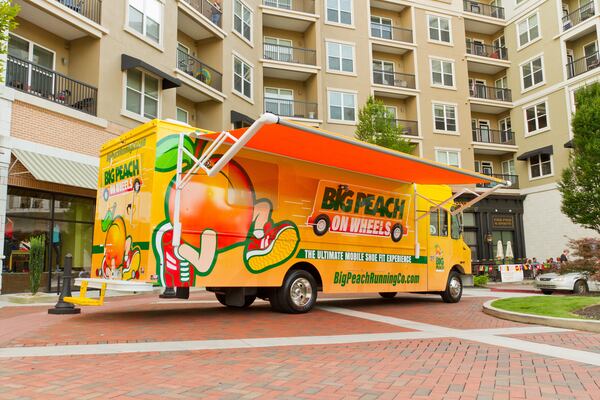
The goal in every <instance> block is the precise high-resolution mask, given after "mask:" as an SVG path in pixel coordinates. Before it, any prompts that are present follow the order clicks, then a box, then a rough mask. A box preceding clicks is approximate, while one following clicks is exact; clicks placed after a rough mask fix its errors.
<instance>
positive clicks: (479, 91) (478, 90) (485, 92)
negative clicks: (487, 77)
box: [470, 84, 512, 101]
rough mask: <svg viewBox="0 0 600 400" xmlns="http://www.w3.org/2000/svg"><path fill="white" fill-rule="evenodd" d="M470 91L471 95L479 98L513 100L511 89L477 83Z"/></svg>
mask: <svg viewBox="0 0 600 400" xmlns="http://www.w3.org/2000/svg"><path fill="white" fill-rule="evenodd" d="M470 92H471V97H475V98H477V99H487V100H497V101H512V92H511V91H510V89H505V88H498V87H495V86H485V85H478V84H475V85H473V86H471V89H470Z"/></svg>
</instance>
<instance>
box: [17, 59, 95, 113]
mask: <svg viewBox="0 0 600 400" xmlns="http://www.w3.org/2000/svg"><path fill="white" fill-rule="evenodd" d="M6 86H7V87H11V88H13V89H16V90H18V91H21V92H24V93H27V94H30V95H33V96H37V97H40V98H42V99H46V100H49V101H51V102H53V103H57V104H61V105H63V106H65V107H70V108H72V109H75V110H78V111H81V112H84V113H86V114H90V115H94V116H95V115H96V111H97V110H96V107H97V105H98V89H96V88H95V87H93V86H90V85H88V84H85V83H83V82H79V81H77V80H75V79H71V78H69V77H68V76H65V75H63V74H60V73H58V72H56V71H53V70H51V69H48V68H44V67H41V66H39V65H36V64H34V63H31V62H29V61H25V60H21V59H19V58H16V57H12V56H7V63H6Z"/></svg>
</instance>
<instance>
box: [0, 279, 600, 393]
mask: <svg viewBox="0 0 600 400" xmlns="http://www.w3.org/2000/svg"><path fill="white" fill-rule="evenodd" d="M491 295H492V293H490V292H487V291H477V290H471V291H468V292H467V293H466V294H465V296H464V297H463V299H462V301H461V302H460V303H458V304H445V303H443V302H441V300H440V299H439V296H426V295H402V296H399V297H398V298H396V299H394V300H383V299H379V298H375V297H362V298H356V297H353V298H349V297H348V296H345V297H343V298H341V297H338V298H335V297H332V296H328V297H327V298H323V299H321V301H320V302H319V303H318V308H317V309H316V310H315V311H313V312H311V313H309V314H304V315H287V314H277V313H273V312H271V310H270V308H269V306H268V304H267V303H264V302H257V303H256V304H255V305H254V306H253V307H251V308H250V309H248V310H231V309H227V308H225V307H223V306H221V305H220V304H218V303H217V302H216V300H214V297H213V295H212V294H209V293H205V292H194V293H193V294H192V296H191V298H190V300H189V301H184V300H161V299H158V297H156V296H150V295H145V296H132V297H119V298H111V299H109V300H108V301H107V304H106V305H105V306H104V307H101V308H95V309H92V308H86V309H84V310H83V313H82V314H81V315H75V316H53V315H48V314H47V311H46V310H47V307H46V306H43V307H41V306H31V307H3V308H0V399H17V398H22V399H25V398H43V399H52V398H61V399H71V398H72V399H75V398H77V399H88V398H98V399H106V398H119V399H126V398H138V399H159V398H175V399H184V398H227V399H237V398H287V399H292V398H301V399H330V398H331V399H335V398H344V399H376V398H381V399H394V398H396V399H409V398H414V399H442V398H443V399H459V398H460V399H508V398H523V399H539V398H544V399H573V398H575V399H598V398H600V334H593V333H587V332H577V331H567V330H561V329H557V328H549V327H540V326H535V325H523V324H518V323H513V322H508V321H503V320H499V319H496V318H493V317H490V316H487V315H485V314H483V313H482V312H481V305H482V304H483V303H484V302H485V301H487V300H489V299H490V298H491V297H490V296H491Z"/></svg>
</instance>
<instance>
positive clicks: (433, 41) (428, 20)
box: [425, 14, 454, 46]
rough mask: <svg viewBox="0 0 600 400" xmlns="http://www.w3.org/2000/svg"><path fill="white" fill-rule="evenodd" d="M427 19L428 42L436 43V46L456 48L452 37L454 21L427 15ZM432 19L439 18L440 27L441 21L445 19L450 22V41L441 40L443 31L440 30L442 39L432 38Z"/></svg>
mask: <svg viewBox="0 0 600 400" xmlns="http://www.w3.org/2000/svg"><path fill="white" fill-rule="evenodd" d="M425 18H427V41H428V42H431V43H436V44H442V45H445V46H454V40H453V35H452V19H451V18H449V17H445V16H442V15H438V14H426V15H425ZM430 18H437V19H438V25H439V26H441V25H440V20H441V19H445V20H447V21H448V35H449V41H448V42H446V41H444V40H441V38H442V29H441V28H438V29H437V30H438V34H439V36H440V39H432V38H431V25H430V22H431V21H430Z"/></svg>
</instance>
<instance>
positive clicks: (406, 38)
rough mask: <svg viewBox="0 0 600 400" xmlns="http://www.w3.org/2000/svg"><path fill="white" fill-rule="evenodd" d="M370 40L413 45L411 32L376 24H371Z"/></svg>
mask: <svg viewBox="0 0 600 400" xmlns="http://www.w3.org/2000/svg"><path fill="white" fill-rule="evenodd" d="M371 38H374V39H384V40H391V41H393V42H404V43H413V34H412V30H410V29H406V28H399V27H397V26H392V25H387V24H380V23H377V22H371Z"/></svg>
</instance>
